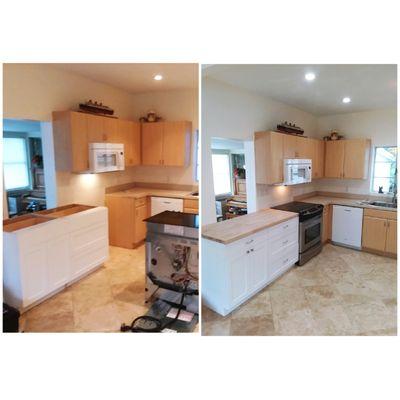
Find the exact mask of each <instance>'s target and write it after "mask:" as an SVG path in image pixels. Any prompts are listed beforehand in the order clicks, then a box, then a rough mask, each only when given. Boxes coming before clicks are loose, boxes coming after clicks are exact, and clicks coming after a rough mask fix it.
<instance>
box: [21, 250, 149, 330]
mask: <svg viewBox="0 0 400 400" xmlns="http://www.w3.org/2000/svg"><path fill="white" fill-rule="evenodd" d="M144 276H145V247H144V246H141V247H139V248H137V249H135V250H128V249H123V248H119V247H110V258H109V260H108V261H107V262H106V263H105V265H104V266H103V267H101V268H99V269H98V270H96V271H95V272H93V273H92V274H90V275H88V276H87V277H85V278H84V279H82V280H80V281H79V282H76V283H75V284H73V285H72V286H70V287H68V288H66V289H64V290H63V291H62V292H60V293H58V294H57V295H55V296H53V297H52V298H50V299H48V300H46V301H45V302H43V303H41V304H39V305H37V306H36V307H34V308H32V309H31V310H29V311H27V312H26V313H25V314H23V315H22V317H21V319H20V329H21V331H24V332H119V329H120V326H121V324H122V323H123V322H125V323H130V322H132V320H133V319H134V318H136V317H138V316H140V315H143V314H145V313H146V312H147V307H146V306H145V304H144Z"/></svg>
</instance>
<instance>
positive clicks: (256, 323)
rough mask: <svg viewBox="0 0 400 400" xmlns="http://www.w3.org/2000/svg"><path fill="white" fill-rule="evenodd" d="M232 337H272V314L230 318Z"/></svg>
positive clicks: (273, 333) (273, 330) (273, 328)
mask: <svg viewBox="0 0 400 400" xmlns="http://www.w3.org/2000/svg"><path fill="white" fill-rule="evenodd" d="M230 334H231V335H232V336H273V335H275V327H274V321H273V316H272V314H269V315H261V316H255V317H245V318H232V319H231V329H230Z"/></svg>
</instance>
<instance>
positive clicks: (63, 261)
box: [47, 235, 70, 293]
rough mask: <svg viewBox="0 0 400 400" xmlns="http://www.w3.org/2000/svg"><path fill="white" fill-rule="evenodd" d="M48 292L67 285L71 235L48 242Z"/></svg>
mask: <svg viewBox="0 0 400 400" xmlns="http://www.w3.org/2000/svg"><path fill="white" fill-rule="evenodd" d="M47 278H48V292H49V293H50V292H52V291H53V290H56V289H59V288H60V287H62V286H64V285H66V284H67V283H68V281H69V278H70V253H69V237H68V235H62V236H59V237H57V238H54V239H51V240H50V241H49V242H48V243H47Z"/></svg>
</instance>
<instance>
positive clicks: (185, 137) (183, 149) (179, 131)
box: [162, 121, 192, 167]
mask: <svg viewBox="0 0 400 400" xmlns="http://www.w3.org/2000/svg"><path fill="white" fill-rule="evenodd" d="M191 125H192V124H191V123H189V122H186V121H179V122H164V138H163V158H162V164H163V165H168V166H176V167H183V166H185V165H188V163H189V160H190V137H191Z"/></svg>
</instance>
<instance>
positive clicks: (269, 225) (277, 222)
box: [201, 213, 298, 245]
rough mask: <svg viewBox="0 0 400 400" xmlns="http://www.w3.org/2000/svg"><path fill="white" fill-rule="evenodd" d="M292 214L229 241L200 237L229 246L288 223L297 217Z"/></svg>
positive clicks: (205, 236)
mask: <svg viewBox="0 0 400 400" xmlns="http://www.w3.org/2000/svg"><path fill="white" fill-rule="evenodd" d="M292 214H293V215H288V216H287V217H283V218H282V219H280V220H279V221H274V222H270V223H268V224H266V225H264V226H262V227H260V228H255V229H252V230H251V231H249V232H246V233H242V234H240V235H238V236H235V237H234V238H232V239H229V240H221V239H216V238H214V237H212V236H207V234H204V233H202V234H201V237H202V238H204V239H207V240H211V241H212V242H216V243H221V244H224V245H226V244H231V243H233V242H236V241H238V240H240V239H243V238H245V237H247V236H250V235H253V234H255V233H257V232H260V231H262V230H264V229H268V228H271V227H273V226H275V225H279V224H281V223H282V222H286V221H289V220H290V219H293V218H297V217H298V214H296V213H292ZM239 218H240V217H239Z"/></svg>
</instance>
